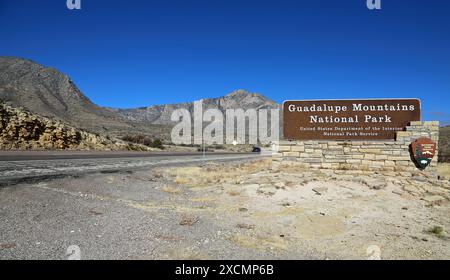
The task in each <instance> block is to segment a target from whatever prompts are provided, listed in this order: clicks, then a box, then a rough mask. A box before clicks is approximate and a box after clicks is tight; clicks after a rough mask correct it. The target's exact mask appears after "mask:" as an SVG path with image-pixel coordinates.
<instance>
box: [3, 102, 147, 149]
mask: <svg viewBox="0 0 450 280" xmlns="http://www.w3.org/2000/svg"><path fill="white" fill-rule="evenodd" d="M0 149H2V150H11V149H19V150H31V149H32V150H47V149H60V150H66V149H67V150H149V148H148V149H147V148H146V147H144V146H142V147H141V146H140V145H133V144H129V143H125V142H123V141H119V140H114V139H108V138H106V137H103V136H99V135H96V134H93V133H88V132H86V131H82V130H79V129H77V128H74V127H71V126H68V125H66V124H63V123H61V122H58V121H55V120H52V119H49V118H45V117H41V116H37V115H34V114H31V113H30V112H28V111H26V110H24V109H21V108H13V107H11V106H8V105H6V104H3V103H0Z"/></svg>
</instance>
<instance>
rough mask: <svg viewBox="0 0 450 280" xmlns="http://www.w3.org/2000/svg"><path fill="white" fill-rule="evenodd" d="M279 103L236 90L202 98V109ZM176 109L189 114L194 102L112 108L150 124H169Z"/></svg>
mask: <svg viewBox="0 0 450 280" xmlns="http://www.w3.org/2000/svg"><path fill="white" fill-rule="evenodd" d="M278 107H279V104H277V103H276V102H275V101H272V100H270V99H268V98H266V97H264V96H262V95H260V94H257V93H250V92H248V91H245V90H237V91H234V92H232V93H230V94H228V95H225V96H223V97H219V98H207V99H203V109H204V110H207V109H219V110H221V111H222V112H224V111H225V110H226V109H237V108H241V109H244V110H247V109H270V108H278ZM176 109H187V110H188V111H189V112H190V113H191V115H193V111H194V102H188V103H178V104H169V105H156V106H150V107H143V108H136V109H113V110H114V111H116V112H117V113H118V114H120V115H121V116H123V117H124V118H126V119H128V120H130V121H138V122H146V123H151V124H162V125H170V124H173V122H172V121H171V120H170V117H171V115H172V112H173V111H174V110H176Z"/></svg>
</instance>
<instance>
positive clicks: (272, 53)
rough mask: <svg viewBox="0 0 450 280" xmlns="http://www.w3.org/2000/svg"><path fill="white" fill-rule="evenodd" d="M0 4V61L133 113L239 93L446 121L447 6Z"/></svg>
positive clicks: (419, 2) (115, 0) (320, 0)
mask: <svg viewBox="0 0 450 280" xmlns="http://www.w3.org/2000/svg"><path fill="white" fill-rule="evenodd" d="M381 1H382V9H381V10H378V11H374V10H369V9H367V7H366V0H309V1H301V0H296V1H294V0H292V1H285V0H277V1H275V0H273V1H264V0H258V1H250V0H239V1H238V0H157V1H153V0H147V1H138V0H129V1H126V0H109V1H108V0H81V3H82V9H81V10H68V9H67V8H66V0H39V1H38V0H35V1H32V0H0V35H1V36H0V55H9V56H19V57H25V58H29V59H32V60H34V61H36V62H38V63H41V64H44V65H46V66H52V67H55V68H57V69H59V70H61V71H62V72H64V73H66V74H67V75H69V76H70V77H71V78H72V79H73V81H74V82H75V83H76V84H77V85H78V87H79V88H80V89H81V90H82V91H83V93H84V94H86V95H87V96H88V97H89V98H90V99H91V100H92V101H93V102H95V103H97V104H99V105H102V106H112V107H122V108H128V107H140V106H147V105H153V104H165V103H176V102H183V101H192V100H195V99H200V98H206V97H217V96H222V95H224V94H226V93H229V92H231V91H233V90H235V89H241V88H242V89H247V90H249V91H252V92H259V93H261V94H264V95H265V96H267V97H269V98H272V99H274V100H275V101H278V102H280V103H281V102H282V101H283V100H287V99H291V100H292V99H326V98H333V99H335V98H385V97H386V98H394V97H399V98H405V97H414V98H416V97H417V98H421V99H422V110H423V117H424V119H433V120H434V119H437V120H441V121H443V122H446V123H450V110H449V107H450V98H449V95H450V16H449V13H450V1H448V0H432V1H426V0H410V1H406V0H381Z"/></svg>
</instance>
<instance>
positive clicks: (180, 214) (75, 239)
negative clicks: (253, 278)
mask: <svg viewBox="0 0 450 280" xmlns="http://www.w3.org/2000/svg"><path fill="white" fill-rule="evenodd" d="M258 157H260V155H258V154H247V155H242V154H241V155H236V154H228V155H215V154H209V155H207V156H206V158H203V157H202V156H201V155H200V156H199V155H195V156H194V155H186V156H176V157H174V156H153V157H134V158H133V157H126V158H101V159H100V158H91V159H64V160H62V159H55V160H29V161H2V162H0V174H1V175H0V178H1V180H3V183H6V184H4V185H3V187H0V259H68V258H70V257H72V256H74V254H75V253H74V252H75V251H73V250H72V249H73V248H75V249H77V248H78V249H79V250H80V251H79V252H80V253H81V255H80V258H81V259H204V258H213V259H229V258H232V259H252V258H280V256H279V255H278V252H277V251H273V252H272V251H269V252H267V253H264V254H262V253H261V252H259V251H255V250H248V249H246V248H245V247H241V246H239V245H238V244H235V242H232V241H230V240H229V238H228V235H227V234H228V233H231V232H233V231H235V230H236V228H235V223H234V221H229V220H228V219H226V218H225V217H223V215H221V214H220V213H222V212H220V211H222V210H220V211H219V212H218V213H215V212H211V211H215V210H214V209H216V208H217V207H218V206H216V205H215V203H214V202H208V201H203V200H202V199H201V198H202V195H203V193H202V192H198V191H197V190H195V189H191V188H189V187H184V186H178V187H177V188H178V189H179V190H180V193H172V192H171V191H170V189H168V190H166V189H165V188H167V186H174V182H173V181H172V179H170V178H168V177H167V176H166V175H161V174H162V173H161V171H160V170H161V168H164V169H165V168H166V167H169V166H170V167H173V166H189V165H190V166H203V165H205V164H208V162H209V163H213V164H214V165H215V164H217V163H218V164H228V163H223V161H236V162H245V161H248V160H252V159H254V158H258ZM77 173H84V174H83V175H82V176H72V177H70V176H69V177H68V176H67V175H73V174H77ZM102 173H103V174H102ZM58 174H59V175H61V176H66V177H64V178H57V177H58ZM45 176H48V177H49V178H51V180H42V179H45V178H44V177H45ZM5 178H6V180H5ZM8 178H9V179H8ZM26 178H28V180H29V181H28V182H27V181H26V180H25V179H26ZM8 180H9V183H8V182H7V181H8ZM14 180H16V181H15V182H12V181H14ZM11 183H14V184H11ZM213 191H214V192H217V195H220V193H222V192H223V190H222V189H220V188H217V189H214V190H213ZM219 208H220V207H219ZM235 208H236V209H237V208H238V206H235ZM220 209H221V208H220ZM227 211H229V210H227ZM236 211H237V210H236ZM239 213H241V212H239ZM192 215H193V216H192ZM186 217H187V218H186ZM191 217H194V219H195V220H194V223H195V224H193V225H190V224H189V223H188V224H187V225H183V223H182V221H183V220H184V219H187V220H188V221H189V219H191ZM237 230H240V229H237ZM242 230H244V229H242ZM71 248H72V249H71ZM69 255H70V256H69ZM308 256H309V255H308ZM308 256H307V255H306V252H303V251H302V252H299V253H296V254H295V255H292V256H291V255H286V254H285V255H283V257H291V258H300V257H302V258H306V257H308Z"/></svg>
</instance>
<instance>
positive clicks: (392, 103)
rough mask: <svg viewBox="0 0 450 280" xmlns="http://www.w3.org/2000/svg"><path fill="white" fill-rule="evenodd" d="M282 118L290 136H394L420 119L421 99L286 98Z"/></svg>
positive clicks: (311, 137)
mask: <svg viewBox="0 0 450 280" xmlns="http://www.w3.org/2000/svg"><path fill="white" fill-rule="evenodd" d="M283 118H284V138H285V139H290V140H293V139H297V140H320V139H324V140H370V139H380V140H381V139H394V138H395V132H396V131H401V130H404V129H405V127H406V126H407V125H408V124H409V123H410V122H411V121H420V100H418V99H383V100H381V99H368V100H307V101H286V102H284V104H283Z"/></svg>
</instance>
